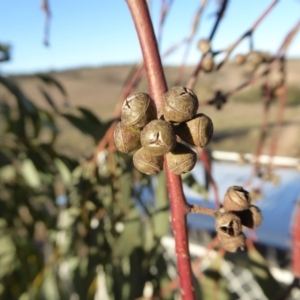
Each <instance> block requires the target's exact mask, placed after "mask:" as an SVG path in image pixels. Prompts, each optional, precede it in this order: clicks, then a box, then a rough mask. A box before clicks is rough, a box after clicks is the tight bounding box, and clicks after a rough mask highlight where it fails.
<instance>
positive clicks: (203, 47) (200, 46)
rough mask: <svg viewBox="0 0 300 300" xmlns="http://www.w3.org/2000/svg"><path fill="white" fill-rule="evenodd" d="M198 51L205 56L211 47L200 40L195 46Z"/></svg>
mask: <svg viewBox="0 0 300 300" xmlns="http://www.w3.org/2000/svg"><path fill="white" fill-rule="evenodd" d="M197 47H198V49H199V50H200V51H201V53H202V54H206V53H208V52H210V50H211V46H210V41H209V40H205V39H201V40H200V41H199V42H198V44H197Z"/></svg>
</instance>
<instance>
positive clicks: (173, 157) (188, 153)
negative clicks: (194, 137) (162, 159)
mask: <svg viewBox="0 0 300 300" xmlns="http://www.w3.org/2000/svg"><path fill="white" fill-rule="evenodd" d="M166 159H167V165H168V168H169V169H170V171H171V172H173V173H175V174H177V175H181V174H184V173H187V172H189V171H191V170H192V169H193V168H194V166H195V164H196V161H197V154H196V153H195V152H194V151H193V150H192V149H191V148H190V147H188V146H186V145H184V144H181V143H177V144H176V146H175V148H174V149H173V150H172V151H171V152H169V153H167V154H166Z"/></svg>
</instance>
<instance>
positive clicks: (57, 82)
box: [35, 73, 67, 97]
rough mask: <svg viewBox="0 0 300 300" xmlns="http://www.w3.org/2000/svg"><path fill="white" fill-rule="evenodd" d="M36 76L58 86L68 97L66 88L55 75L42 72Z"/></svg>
mask: <svg viewBox="0 0 300 300" xmlns="http://www.w3.org/2000/svg"><path fill="white" fill-rule="evenodd" d="M35 76H36V77H38V78H39V79H41V80H42V81H43V82H45V83H47V84H51V85H54V86H56V87H57V88H58V90H59V91H60V92H61V93H62V95H63V96H65V97H67V92H66V90H65V88H64V87H63V85H62V84H61V83H60V82H59V81H58V80H57V79H55V78H54V77H53V76H51V75H49V74H41V73H38V74H36V75H35Z"/></svg>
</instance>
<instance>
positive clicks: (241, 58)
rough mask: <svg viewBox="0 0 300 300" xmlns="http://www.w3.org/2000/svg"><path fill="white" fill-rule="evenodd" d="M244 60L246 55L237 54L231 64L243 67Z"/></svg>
mask: <svg viewBox="0 0 300 300" xmlns="http://www.w3.org/2000/svg"><path fill="white" fill-rule="evenodd" d="M246 59H247V55H245V54H237V55H236V56H235V57H234V59H233V62H234V63H235V64H236V65H239V66H240V65H243V64H244V63H245V62H246Z"/></svg>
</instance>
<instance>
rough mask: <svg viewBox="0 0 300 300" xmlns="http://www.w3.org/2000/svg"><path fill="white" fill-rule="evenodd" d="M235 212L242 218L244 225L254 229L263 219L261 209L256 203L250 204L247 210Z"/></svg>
mask: <svg viewBox="0 0 300 300" xmlns="http://www.w3.org/2000/svg"><path fill="white" fill-rule="evenodd" d="M234 213H235V214H236V215H237V216H238V217H239V218H240V220H241V222H242V225H244V226H246V227H248V228H252V229H253V228H256V227H258V226H259V225H260V224H261V222H262V220H263V217H262V215H261V212H260V209H259V208H258V207H257V206H255V205H250V207H249V209H247V210H244V211H237V212H234Z"/></svg>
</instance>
